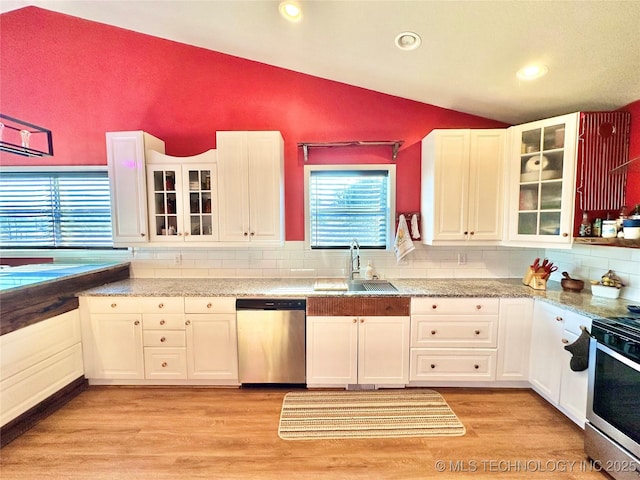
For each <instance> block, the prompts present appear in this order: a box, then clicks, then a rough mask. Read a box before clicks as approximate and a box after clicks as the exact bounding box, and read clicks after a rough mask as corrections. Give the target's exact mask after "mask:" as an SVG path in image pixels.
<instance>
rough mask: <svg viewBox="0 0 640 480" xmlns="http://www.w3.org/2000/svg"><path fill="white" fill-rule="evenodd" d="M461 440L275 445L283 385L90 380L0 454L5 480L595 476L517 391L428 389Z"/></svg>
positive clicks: (558, 426)
mask: <svg viewBox="0 0 640 480" xmlns="http://www.w3.org/2000/svg"><path fill="white" fill-rule="evenodd" d="M436 390H438V391H439V392H440V393H441V394H442V395H443V396H444V398H445V399H446V400H447V402H448V403H449V405H450V406H451V408H452V409H453V410H454V412H455V413H456V414H457V416H458V418H460V420H461V421H462V422H463V423H464V425H465V427H466V429H467V433H466V434H465V435H464V436H462V437H450V438H447V437H431V438H404V439H402V438H398V439H366V440H355V439H353V440H312V441H285V440H281V439H280V438H279V437H278V433H277V432H278V421H279V415H280V407H281V405H282V399H283V397H284V395H285V393H286V392H287V391H288V390H278V389H268V390H263V389H212V388H133V387H90V388H89V390H87V391H86V392H84V393H82V394H81V395H80V396H79V397H77V398H76V399H74V400H73V401H72V402H71V403H69V404H68V405H67V406H65V407H64V408H63V409H61V410H60V411H58V412H57V413H55V414H54V415H52V416H50V417H48V418H47V419H45V420H43V421H42V422H41V423H39V424H38V425H36V426H35V427H34V428H33V429H31V430H30V431H28V432H27V433H25V434H24V435H23V436H21V437H19V438H18V439H16V440H15V441H13V442H12V443H10V444H9V445H7V446H6V447H5V448H3V449H2V450H0V478H2V480H10V479H20V480H24V479H82V480H96V479H109V480H112V479H145V480H146V479H154V480H155V479H181V480H183V479H252V478H256V479H278V480H294V479H295V480H298V479H311V478H313V479H317V478H321V479H322V478H327V479H445V478H452V477H455V478H469V479H474V480H475V479H489V478H491V479H499V480H503V479H504V480H507V479H527V478H532V479H534V478H535V479H538V480H553V479H562V480H571V479H576V480H577V479H580V480H589V479H597V480H603V479H606V478H608V477H607V476H606V475H604V474H602V473H599V472H593V471H587V472H585V470H589V463H588V462H587V461H586V457H585V455H584V452H583V443H582V442H583V440H582V430H580V429H579V428H578V427H576V426H575V425H574V424H573V423H571V422H570V421H569V420H567V419H566V418H565V417H564V416H563V415H562V414H560V413H559V412H557V411H556V410H555V409H554V408H552V407H550V406H549V405H548V404H547V403H546V402H545V401H544V400H542V399H541V398H540V397H538V396H537V395H536V394H535V393H533V392H532V391H529V390H485V389H445V388H442V389H440V388H439V389H436Z"/></svg>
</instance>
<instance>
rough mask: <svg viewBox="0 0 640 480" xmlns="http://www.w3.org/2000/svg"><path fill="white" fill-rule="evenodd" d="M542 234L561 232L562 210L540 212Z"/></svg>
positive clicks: (557, 233)
mask: <svg viewBox="0 0 640 480" xmlns="http://www.w3.org/2000/svg"><path fill="white" fill-rule="evenodd" d="M539 234H540V235H555V236H557V235H559V234H560V212H542V213H540V233H539Z"/></svg>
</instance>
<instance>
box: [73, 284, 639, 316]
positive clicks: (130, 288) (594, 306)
mask: <svg viewBox="0 0 640 480" xmlns="http://www.w3.org/2000/svg"><path fill="white" fill-rule="evenodd" d="M315 280H316V279H314V278H281V279H259V278H224V279H222V278H221V279H213V278H202V279H199V278H176V279H155V278H130V279H128V280H121V281H119V282H114V283H110V284H107V285H104V286H101V287H97V288H92V289H90V290H85V291H83V292H80V293H79V294H78V295H81V296H142V297H146V296H168V297H169V296H173V297H207V296H210V297H225V296H232V297H276V298H277V297H282V298H300V297H318V296H322V297H326V296H376V297H379V296H385V295H386V296H399V295H400V296H410V297H500V298H539V299H541V300H544V301H546V302H549V303H552V304H556V305H559V306H561V307H564V308H567V309H569V310H573V311H575V312H577V313H580V314H582V315H586V316H588V317H590V318H599V317H612V316H627V315H629V312H628V310H627V308H626V306H627V305H629V304H630V303H631V302H629V301H626V300H612V299H607V298H600V297H594V296H592V295H591V292H590V290H589V287H588V286H587V287H586V289H585V290H583V291H582V292H581V293H573V292H564V291H563V290H562V288H561V287H560V283H559V282H553V281H551V282H548V283H547V290H546V291H542V290H533V289H532V288H530V287H528V286H525V285H523V284H522V281H521V280H520V279H515V278H509V279H398V280H391V282H392V283H393V285H395V287H396V288H397V289H398V292H397V293H388V292H386V293H372V292H345V291H316V290H314V284H315Z"/></svg>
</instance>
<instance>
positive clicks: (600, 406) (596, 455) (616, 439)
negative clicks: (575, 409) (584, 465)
mask: <svg viewBox="0 0 640 480" xmlns="http://www.w3.org/2000/svg"><path fill="white" fill-rule="evenodd" d="M591 335H592V339H591V344H590V349H589V396H588V404H587V423H586V425H585V451H586V453H587V455H588V456H589V457H590V458H591V459H592V460H593V461H594V462H595V464H596V466H597V467H598V468H599V469H601V470H603V471H606V472H607V473H609V475H611V476H612V477H614V478H616V479H619V480H639V479H640V317H639V316H635V317H616V318H610V319H606V320H604V319H601V320H597V319H594V320H593V324H592V328H591Z"/></svg>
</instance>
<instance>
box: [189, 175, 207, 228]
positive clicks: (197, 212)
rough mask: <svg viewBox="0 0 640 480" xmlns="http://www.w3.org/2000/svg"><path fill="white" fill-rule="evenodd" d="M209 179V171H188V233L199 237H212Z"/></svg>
mask: <svg viewBox="0 0 640 480" xmlns="http://www.w3.org/2000/svg"><path fill="white" fill-rule="evenodd" d="M211 177H212V171H211V170H210V169H201V168H198V169H195V168H194V169H189V170H188V172H187V178H188V179H189V184H188V189H189V219H188V221H189V233H190V235H191V236H196V237H201V236H207V235H213V229H212V227H211V226H212V225H213V220H212V210H211V207H212V206H211V198H212V192H211Z"/></svg>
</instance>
